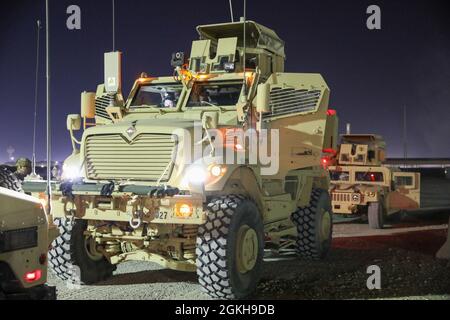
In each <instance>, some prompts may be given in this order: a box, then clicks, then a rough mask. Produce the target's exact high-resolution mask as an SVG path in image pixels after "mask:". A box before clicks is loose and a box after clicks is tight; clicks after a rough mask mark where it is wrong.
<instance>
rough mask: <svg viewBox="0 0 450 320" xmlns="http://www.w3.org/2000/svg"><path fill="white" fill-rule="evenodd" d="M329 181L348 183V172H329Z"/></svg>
mask: <svg viewBox="0 0 450 320" xmlns="http://www.w3.org/2000/svg"><path fill="white" fill-rule="evenodd" d="M330 179H331V181H349V180H350V174H349V172H348V171H330Z"/></svg>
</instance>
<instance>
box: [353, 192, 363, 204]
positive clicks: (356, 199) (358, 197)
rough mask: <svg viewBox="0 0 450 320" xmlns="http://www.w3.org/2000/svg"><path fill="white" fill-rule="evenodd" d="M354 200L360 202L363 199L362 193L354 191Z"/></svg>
mask: <svg viewBox="0 0 450 320" xmlns="http://www.w3.org/2000/svg"><path fill="white" fill-rule="evenodd" d="M352 200H353V201H355V202H359V201H360V200H361V195H360V194H359V193H353V194H352Z"/></svg>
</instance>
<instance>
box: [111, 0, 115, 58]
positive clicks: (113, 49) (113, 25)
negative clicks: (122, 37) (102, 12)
mask: <svg viewBox="0 0 450 320" xmlns="http://www.w3.org/2000/svg"><path fill="white" fill-rule="evenodd" d="M115 4H116V1H115V0H112V51H113V52H114V51H116V5H115Z"/></svg>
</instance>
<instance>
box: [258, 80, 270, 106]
mask: <svg viewBox="0 0 450 320" xmlns="http://www.w3.org/2000/svg"><path fill="white" fill-rule="evenodd" d="M269 104H270V84H269V83H261V84H259V85H258V92H257V94H256V111H257V112H260V113H267V112H270V105H269Z"/></svg>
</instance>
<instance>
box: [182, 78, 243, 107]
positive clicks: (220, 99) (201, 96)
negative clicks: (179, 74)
mask: <svg viewBox="0 0 450 320" xmlns="http://www.w3.org/2000/svg"><path fill="white" fill-rule="evenodd" d="M241 90H242V81H239V82H235V81H233V82H215V83H214V82H197V83H195V84H194V87H193V88H192V91H191V95H190V97H189V101H188V104H187V107H188V108H192V107H208V106H234V105H236V104H237V103H238V101H239V97H240V95H241Z"/></svg>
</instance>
